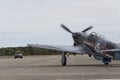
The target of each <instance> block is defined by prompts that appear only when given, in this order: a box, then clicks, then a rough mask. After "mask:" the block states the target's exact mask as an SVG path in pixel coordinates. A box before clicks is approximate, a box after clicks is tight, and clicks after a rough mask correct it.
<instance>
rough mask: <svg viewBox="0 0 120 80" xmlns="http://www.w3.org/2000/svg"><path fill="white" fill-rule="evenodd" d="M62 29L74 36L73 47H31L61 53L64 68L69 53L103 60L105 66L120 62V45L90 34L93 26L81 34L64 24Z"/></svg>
mask: <svg viewBox="0 0 120 80" xmlns="http://www.w3.org/2000/svg"><path fill="white" fill-rule="evenodd" d="M61 27H62V28H63V29H64V30H66V31H67V32H69V33H70V34H71V35H72V37H73V41H74V43H73V45H72V46H52V45H41V44H29V46H32V47H37V48H45V49H52V50H58V51H61V52H62V57H61V63H62V65H63V66H66V64H67V57H66V54H67V53H68V52H69V53H72V54H81V55H82V54H87V55H88V56H89V57H91V56H93V57H94V58H95V59H97V60H101V61H102V62H103V63H104V64H105V65H108V64H109V63H110V62H111V60H120V45H119V44H116V43H113V42H111V41H109V40H106V39H105V38H103V37H102V36H100V35H98V34H97V33H96V32H92V33H90V34H88V33H87V31H89V30H91V29H92V28H93V27H92V26H90V27H88V28H86V29H84V30H83V31H81V32H72V31H71V30H70V29H69V28H67V27H66V26H65V25H63V24H61Z"/></svg>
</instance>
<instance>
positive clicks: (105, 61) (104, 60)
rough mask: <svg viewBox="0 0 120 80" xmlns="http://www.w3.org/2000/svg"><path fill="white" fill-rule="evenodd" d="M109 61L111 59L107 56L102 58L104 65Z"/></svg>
mask: <svg viewBox="0 0 120 80" xmlns="http://www.w3.org/2000/svg"><path fill="white" fill-rule="evenodd" d="M110 62H111V59H108V58H104V59H103V63H104V65H108V64H109V63H110Z"/></svg>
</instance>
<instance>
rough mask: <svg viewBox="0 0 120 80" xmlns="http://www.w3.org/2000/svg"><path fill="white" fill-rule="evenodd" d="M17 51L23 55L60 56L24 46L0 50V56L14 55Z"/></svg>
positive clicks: (50, 51)
mask: <svg viewBox="0 0 120 80" xmlns="http://www.w3.org/2000/svg"><path fill="white" fill-rule="evenodd" d="M17 51H20V52H22V53H23V55H56V54H61V52H60V51H54V50H49V49H41V48H33V47H31V46H25V47H6V48H0V56H10V55H14V54H15V53H16V52H17Z"/></svg>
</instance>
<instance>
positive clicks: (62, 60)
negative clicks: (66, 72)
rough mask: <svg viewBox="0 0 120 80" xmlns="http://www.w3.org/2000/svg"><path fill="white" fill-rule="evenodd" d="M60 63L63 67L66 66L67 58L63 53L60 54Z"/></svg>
mask: <svg viewBox="0 0 120 80" xmlns="http://www.w3.org/2000/svg"><path fill="white" fill-rule="evenodd" d="M61 63H62V65H63V66H66V63H67V58H66V53H65V52H62V58H61Z"/></svg>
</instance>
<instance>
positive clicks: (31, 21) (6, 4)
mask: <svg viewBox="0 0 120 80" xmlns="http://www.w3.org/2000/svg"><path fill="white" fill-rule="evenodd" d="M61 23H63V24H65V25H66V26H67V27H69V28H70V29H71V30H72V31H73V32H76V31H77V32H80V31H82V30H83V29H85V28H86V27H88V26H91V25H92V26H93V27H94V28H93V29H92V30H90V31H89V32H88V33H90V32H92V31H93V32H94V31H96V32H98V33H100V34H103V35H104V36H105V37H106V38H107V39H109V40H111V41H113V42H117V43H119V42H120V0H0V47H14V46H25V45H26V44H30V43H39V44H49V45H72V44H73V41H72V37H71V34H69V33H67V32H66V31H64V30H63V29H62V28H61V27H60V24H61Z"/></svg>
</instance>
